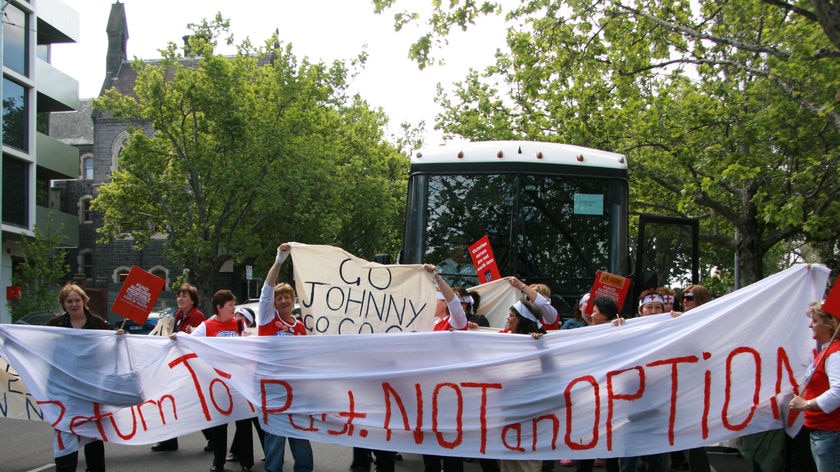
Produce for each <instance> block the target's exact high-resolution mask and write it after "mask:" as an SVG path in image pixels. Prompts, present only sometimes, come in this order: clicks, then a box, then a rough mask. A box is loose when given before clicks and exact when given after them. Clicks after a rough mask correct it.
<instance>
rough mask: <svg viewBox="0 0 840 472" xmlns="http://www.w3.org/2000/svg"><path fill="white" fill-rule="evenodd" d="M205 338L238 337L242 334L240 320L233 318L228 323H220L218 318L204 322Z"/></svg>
mask: <svg viewBox="0 0 840 472" xmlns="http://www.w3.org/2000/svg"><path fill="white" fill-rule="evenodd" d="M204 329H205V330H206V331H205V336H207V337H208V338H213V337H216V338H225V337H233V338H235V337H237V336H240V334H241V331H242V329H241V327H240V324H239V320H237V319H236V318H231V319H229V320H228V321H219V319H218V318H210V319H209V320H206V321H205V322H204Z"/></svg>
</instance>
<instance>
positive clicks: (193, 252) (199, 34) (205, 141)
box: [93, 15, 407, 300]
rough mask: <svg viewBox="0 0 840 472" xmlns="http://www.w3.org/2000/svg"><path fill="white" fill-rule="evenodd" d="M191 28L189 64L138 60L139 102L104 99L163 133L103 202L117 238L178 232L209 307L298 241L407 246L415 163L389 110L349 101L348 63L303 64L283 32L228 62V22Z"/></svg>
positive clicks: (368, 251)
mask: <svg viewBox="0 0 840 472" xmlns="http://www.w3.org/2000/svg"><path fill="white" fill-rule="evenodd" d="M191 27H192V29H193V31H194V35H193V36H192V37H191V38H190V41H189V48H188V51H186V55H185V56H182V55H181V54H180V52H179V50H178V49H177V47H176V46H175V44H174V43H170V44H169V46H168V48H167V49H166V50H164V51H162V53H163V58H162V60H161V61H160V62H159V63H144V62H135V64H134V68H135V69H136V70H137V81H136V86H135V89H134V95H121V94H119V93H117V92H116V91H114V90H109V91H108V92H107V93H106V94H105V95H104V96H103V97H102V98H100V99H99V100H97V101H96V102H95V105H96V106H97V107H98V108H99V109H101V110H103V111H105V112H108V113H112V114H113V115H114V116H115V117H117V118H119V119H123V120H136V122H138V123H144V124H148V125H150V126H151V129H153V132H151V133H144V131H143V128H142V127H141V126H138V127H137V129H136V130H135V131H134V132H133V134H132V135H131V138H130V139H129V140H128V141H127V143H126V145H125V147H124V148H123V150H122V153H121V155H120V160H119V167H120V168H119V170H117V171H115V172H114V173H113V177H112V181H111V182H109V183H107V184H105V185H103V186H102V187H101V188H100V190H99V195H98V196H97V198H96V199H95V200H94V201H93V208H94V209H96V210H98V211H102V212H104V215H105V222H104V225H103V227H102V229H101V234H102V236H103V238H104V239H105V240H113V239H115V238H123V237H127V236H130V237H132V238H134V240H135V241H136V243H137V245H142V244H144V243H145V242H146V241H148V239H149V238H152V237H155V236H156V235H165V237H166V241H167V244H166V255H167V257H168V258H169V259H170V260H171V261H173V262H174V263H176V264H178V265H181V266H183V267H184V268H188V269H189V270H190V281H191V282H192V283H194V284H196V286H197V287H199V290H200V292H201V298H202V299H203V300H208V299H209V294H210V293H211V290H212V289H213V286H212V284H213V277H214V275H215V274H216V273H217V272H218V270H219V268H220V267H221V266H222V264H224V263H225V262H226V261H233V262H234V263H240V264H241V263H253V261H258V262H259V263H261V264H263V265H264V267H265V269H266V270H267V268H268V265H269V263H270V262H271V261H272V260H273V256H271V254H273V253H274V249H275V248H276V247H277V245H278V244H279V243H281V242H284V241H300V242H306V243H311V244H333V245H338V246H341V247H344V248H345V249H347V250H348V251H351V252H354V253H356V254H358V255H360V256H363V257H364V256H368V257H370V256H372V255H373V254H374V253H376V252H387V251H395V249H396V248H397V247H398V237H397V234H398V231H399V228H400V222H401V219H402V218H401V215H402V213H403V211H404V210H403V201H404V196H403V194H404V190H403V189H404V185H405V183H404V182H405V174H406V169H407V159H405V158H404V157H403V156H401V155H400V154H399V153H398V151H397V150H396V149H394V148H393V146H391V145H390V144H388V143H387V142H385V141H384V139H383V134H382V129H383V125H384V124H385V120H386V118H385V116H384V115H383V113H382V112H381V110H373V109H371V108H370V107H369V106H368V105H367V104H366V103H365V102H364V101H363V100H362V99H361V98H359V97H357V96H354V97H350V96H348V95H347V93H346V88H347V79H348V74H349V71H348V68H347V67H346V66H345V64H344V63H343V62H340V61H336V62H334V63H332V64H324V63H314V62H310V61H309V60H308V59H306V58H304V59H298V58H297V57H296V56H295V55H294V54H293V52H292V48H291V46H290V45H285V46H284V45H282V44H281V43H280V42H279V40H278V38H277V36H276V35H275V36H274V37H272V38H270V39H269V40H268V41H266V43H265V45H264V46H262V47H255V46H253V45H252V44H251V43H250V42H249V41H245V42H242V43H241V44H239V45H238V46H237V53H236V54H235V55H234V56H232V57H229V56H223V55H220V54H217V53H216V52H215V46H216V45H217V42H218V41H219V40H220V39H225V40H226V41H227V42H228V43H231V42H232V39H230V38H229V37H228V38H223V35H224V34H225V33H226V32H227V28H228V24H227V21H226V20H223V19H222V18H221V16H220V15H217V16H216V18H215V20H213V21H210V22H208V21H206V20H205V21H203V22H202V23H201V24H199V25H191ZM360 59H363V57H360ZM258 267H262V266H258Z"/></svg>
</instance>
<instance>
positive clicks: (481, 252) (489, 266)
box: [470, 234, 502, 284]
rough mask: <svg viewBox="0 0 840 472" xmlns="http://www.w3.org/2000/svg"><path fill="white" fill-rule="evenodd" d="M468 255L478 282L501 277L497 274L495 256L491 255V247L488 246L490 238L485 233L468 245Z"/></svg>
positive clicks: (497, 268) (484, 282)
mask: <svg viewBox="0 0 840 472" xmlns="http://www.w3.org/2000/svg"><path fill="white" fill-rule="evenodd" d="M470 256H471V257H472V260H473V265H474V266H475V271H476V273H477V274H478V280H479V282H481V283H483V284H486V283H487V282H490V281H492V280H498V279H500V278H502V276H501V274H499V266H497V265H496V258H495V257H493V248H491V247H490V238H488V237H487V235H486V234H485V235H484V237H483V238H481V239H479V240H478V241H476V242H474V243H473V244H472V246H470Z"/></svg>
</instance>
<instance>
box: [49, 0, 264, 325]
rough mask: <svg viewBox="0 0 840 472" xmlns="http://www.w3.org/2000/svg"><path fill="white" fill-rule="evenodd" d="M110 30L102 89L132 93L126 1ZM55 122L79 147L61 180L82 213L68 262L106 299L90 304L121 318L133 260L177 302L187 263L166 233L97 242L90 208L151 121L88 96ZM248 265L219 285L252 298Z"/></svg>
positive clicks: (168, 301) (228, 272)
mask: <svg viewBox="0 0 840 472" xmlns="http://www.w3.org/2000/svg"><path fill="white" fill-rule="evenodd" d="M106 34H107V35H108V51H107V53H106V57H105V61H106V68H105V79H104V81H103V84H102V88H101V91H100V94H102V93H104V92H105V90H107V89H110V88H114V89H116V90H117V91H119V92H120V93H122V94H125V95H133V94H134V84H135V81H136V78H137V75H136V72H135V71H134V69H133V68H132V67H131V63H130V61H129V60H128V54H127V43H128V24H127V21H126V16H125V8H124V5H123V4H122V3H119V2H117V3H114V4H113V5H111V13H110V16H109V18H108V24H107V26H106ZM51 126H54V127H55V129H54V133H55V135H57V136H61V138H60V139H61V140H62V141H64V142H66V143H68V144H72V145H73V146H75V147H77V148H78V149H79V152H80V166H79V175H78V179H77V180H72V181H66V182H61V183H58V184H56V185H58V186H60V187H61V188H62V189H63V191H64V194H65V196H66V198H65V202H66V204H67V208H66V211H68V212H70V213H74V214H76V215H77V216H78V222H79V225H78V226H79V242H78V246H77V247H75V248H72V249H70V251H69V254H68V258H69V261H68V262H69V264H70V267H71V271H72V273H73V279H74V280H76V281H77V282H79V283H80V284H82V285H83V286H84V287H86V290H87V291H88V293H91V292H93V293H91V295H92V299H93V298H94V296H93V295H97V296H96V297H95V298H96V299H100V300H101V301H102V303H101V304H100V305H99V306H93V305H92V306H91V308H92V309H93V310H95V311H97V312H99V313H101V314H107V315H108V317H109V319H110V320H111V321H116V320H117V319H118V317H117V315H115V314H113V313H111V312H110V307H111V305H112V304H113V301H114V298H115V296H116V295H117V294H118V293H119V290H120V287H121V284H122V281H123V280H124V278H125V276H126V275H127V274H128V272H129V270H130V269H131V267H132V266H133V265H136V266H138V267H141V268H143V269H145V270H147V271H149V272H152V273H154V274H155V275H158V276H159V277H161V278H163V279H164V280H165V281H166V285H165V287H166V288H165V290H164V292H163V293H162V294H161V296H160V298H159V301H158V306H159V307H174V306H175V293H174V291H173V287H172V285H173V283H174V282H175V281H176V280H177V279H178V278H179V277H180V276H181V274H182V273H183V272H184V268H182V267H176V266H175V265H173V264H171V263H170V262H169V261H167V260H166V259H165V258H164V257H163V256H162V253H163V247H164V244H165V237H164V236H163V235H161V236H160V238H159V239H157V240H155V241H152V242H151V243H150V244H148V245H146V246H145V247H143V248H142V249H139V250H137V249H135V248H134V247H133V246H134V241H133V240H131V239H128V240H122V241H115V242H112V243H109V244H97V242H96V241H97V238H98V234H97V232H96V230H97V228H99V227H101V226H102V224H103V215H102V214H100V213H98V212H94V211H91V210H90V201H91V200H93V199H94V198H95V197H96V195H97V190H98V188H99V187H100V186H101V185H102V184H103V183H105V182H107V181H109V180H110V178H111V173H112V172H113V171H114V170H115V169H117V166H118V157H119V154H120V151H121V149H122V147H123V145H124V143H125V141H126V140H127V139H128V137H129V134H128V129H129V128H136V127H138V126H142V127H143V129H144V131H145V132H146V133H147V134H151V132H152V128H151V126H150V125H149V124H148V123H138V122H129V121H125V120H119V119H115V118H114V117H113V116H111V115H109V114H105V113H101V112H98V111H92V110H91V107H90V100H83V101H82V105H81V108H80V110H79V111H78V112H76V113H68V114H66V115H65V116H64V117H62V119H61V120H59V121H55V122H54V123H52V124H51ZM243 270H244V269H243V268H237V273H236V274H234V267H233V266H231V265H229V266H227V267H225V268H223V269H222V271H221V272H220V273H219V274H217V276H216V280H215V286H216V287H225V288H233V290H234V292H235V293H236V294H237V296H238V297H239V298H241V299H245V298H247V296H248V294H246V293H244V292H245V283H244V281H243V280H242V274H241V272H242V271H243ZM234 275H236V277H234ZM234 282H236V283H234ZM251 285H252V286H253V285H255V284H253V283H252V284H251ZM252 291H253V288H252Z"/></svg>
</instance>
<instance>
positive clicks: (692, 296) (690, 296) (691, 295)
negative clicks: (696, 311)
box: [683, 293, 694, 301]
mask: <svg viewBox="0 0 840 472" xmlns="http://www.w3.org/2000/svg"><path fill="white" fill-rule="evenodd" d="M683 300H688V301H691V300H694V294H691V293H689V294H686V295H683Z"/></svg>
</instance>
